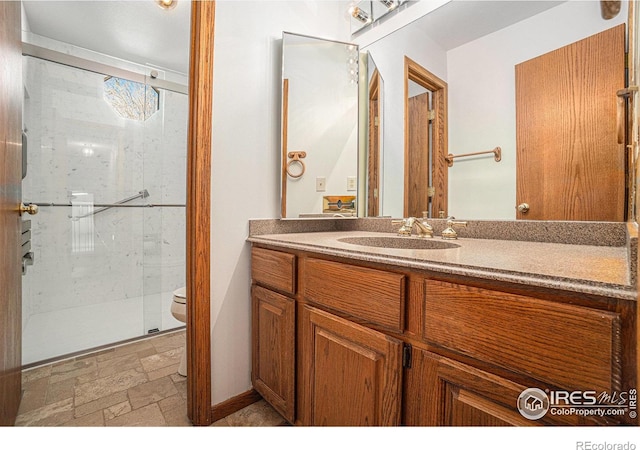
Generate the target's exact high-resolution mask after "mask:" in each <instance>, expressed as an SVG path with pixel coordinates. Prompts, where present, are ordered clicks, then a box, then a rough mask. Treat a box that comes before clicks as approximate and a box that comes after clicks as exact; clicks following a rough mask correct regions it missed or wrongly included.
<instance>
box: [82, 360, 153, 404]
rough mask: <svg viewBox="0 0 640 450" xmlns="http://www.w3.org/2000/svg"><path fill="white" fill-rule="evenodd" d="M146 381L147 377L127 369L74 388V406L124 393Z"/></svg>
mask: <svg viewBox="0 0 640 450" xmlns="http://www.w3.org/2000/svg"><path fill="white" fill-rule="evenodd" d="M146 381H147V375H146V374H144V373H141V372H138V371H136V370H135V369H129V370H126V371H124V372H119V373H116V374H115V375H112V376H108V377H104V378H98V379H97V380H94V381H90V382H88V383H84V384H80V385H78V386H76V387H75V404H76V406H80V405H83V404H85V403H89V402H92V401H94V400H97V399H99V398H101V397H107V396H108V395H111V394H113V393H116V392H121V391H125V390H127V389H130V388H132V387H134V386H137V385H139V384H142V383H145V382H146Z"/></svg>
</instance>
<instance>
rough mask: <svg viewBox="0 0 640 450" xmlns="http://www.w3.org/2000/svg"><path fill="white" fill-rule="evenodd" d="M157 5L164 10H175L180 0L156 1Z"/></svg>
mask: <svg viewBox="0 0 640 450" xmlns="http://www.w3.org/2000/svg"><path fill="white" fill-rule="evenodd" d="M156 3H157V4H158V6H159V7H160V8H162V9H173V8H175V7H176V5H177V4H178V0H156Z"/></svg>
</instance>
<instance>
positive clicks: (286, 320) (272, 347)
mask: <svg viewBox="0 0 640 450" xmlns="http://www.w3.org/2000/svg"><path fill="white" fill-rule="evenodd" d="M295 262H296V259H295V257H294V256H293V255H290V254H287V253H282V252H274V251H271V250H264V249H257V248H256V249H253V251H252V271H251V273H252V278H253V280H254V282H259V283H261V284H262V286H259V285H257V284H254V285H253V286H252V287H251V302H252V306H251V312H252V319H251V321H252V325H251V326H252V334H253V339H252V371H251V381H252V384H253V386H254V388H255V390H256V391H258V392H259V393H260V395H262V397H263V398H264V399H265V400H267V401H268V402H269V403H270V404H271V405H272V406H273V407H274V408H275V409H276V410H277V411H278V412H279V413H280V414H282V416H283V417H284V418H285V419H287V420H288V421H290V422H293V420H294V413H295V330H296V327H295V316H296V314H295V310H296V304H295V300H294V299H293V298H292V296H293V295H294V294H295V265H296V264H295ZM263 286H264V287H263ZM276 290H279V291H280V292H281V293H279V292H276ZM286 294H288V296H287V295H286Z"/></svg>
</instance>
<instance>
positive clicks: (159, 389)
mask: <svg viewBox="0 0 640 450" xmlns="http://www.w3.org/2000/svg"><path fill="white" fill-rule="evenodd" d="M127 394H128V395H129V401H130V402H131V407H132V408H133V409H138V408H141V407H143V406H146V405H148V404H150V403H156V402H159V401H160V400H162V399H164V398H167V397H171V396H172V395H177V394H178V391H177V390H176V388H175V387H174V385H173V381H171V379H170V378H169V377H165V378H160V379H158V380H154V381H149V382H148V383H143V384H140V385H138V386H135V387H132V388H130V389H129V390H128V392H127Z"/></svg>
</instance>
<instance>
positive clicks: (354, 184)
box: [347, 177, 358, 191]
mask: <svg viewBox="0 0 640 450" xmlns="http://www.w3.org/2000/svg"><path fill="white" fill-rule="evenodd" d="M357 188H358V181H357V178H356V177H347V191H355V190H357Z"/></svg>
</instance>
